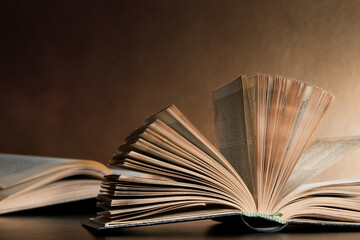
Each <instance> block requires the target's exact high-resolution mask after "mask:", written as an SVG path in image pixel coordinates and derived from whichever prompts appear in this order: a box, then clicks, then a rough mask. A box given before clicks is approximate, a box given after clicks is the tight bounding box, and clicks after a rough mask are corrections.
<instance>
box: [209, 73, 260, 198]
mask: <svg viewBox="0 0 360 240" xmlns="http://www.w3.org/2000/svg"><path fill="white" fill-rule="evenodd" d="M245 81H246V80H245V79H244V77H242V76H240V77H239V78H237V79H235V80H234V81H232V82H230V83H228V84H226V85H224V86H222V87H220V88H218V89H216V90H214V91H213V105H214V115H215V128H216V136H217V145H218V149H219V151H220V152H221V153H222V154H223V155H224V157H225V158H226V160H228V161H229V163H230V164H231V165H232V166H233V167H234V169H235V170H236V172H237V173H238V174H239V175H240V177H241V178H242V179H243V180H244V182H245V184H246V186H247V187H248V188H249V190H250V192H251V193H254V192H255V183H254V180H255V176H253V175H254V173H255V168H254V165H253V164H252V163H253V159H251V157H253V150H254V142H253V138H252V134H251V133H252V128H251V126H249V125H251V120H250V114H249V111H248V110H247V109H246V105H245V101H244V100H245V99H246V96H244V88H243V87H244V85H245ZM250 150H252V151H251V152H249V151H250Z"/></svg>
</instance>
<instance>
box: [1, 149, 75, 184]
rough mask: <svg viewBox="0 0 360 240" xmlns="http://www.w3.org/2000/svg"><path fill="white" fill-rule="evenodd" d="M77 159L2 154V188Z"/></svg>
mask: <svg viewBox="0 0 360 240" xmlns="http://www.w3.org/2000/svg"><path fill="white" fill-rule="evenodd" d="M72 161H76V160H75V159H63V158H54V157H37V156H24V155H15V154H0V189H2V188H5V187H7V186H9V185H12V184H15V183H16V182H19V181H21V180H23V179H26V178H28V177H30V176H33V175H35V174H38V173H41V172H42V171H44V170H46V169H48V168H51V167H54V166H56V165H59V164H63V163H69V162H72Z"/></svg>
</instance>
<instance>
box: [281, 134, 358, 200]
mask: <svg viewBox="0 0 360 240" xmlns="http://www.w3.org/2000/svg"><path fill="white" fill-rule="evenodd" d="M359 145H360V136H351V137H333V138H318V139H316V140H315V141H313V142H312V143H310V144H309V146H307V148H306V149H305V151H304V153H303V154H302V155H301V157H300V159H299V161H298V162H297V164H296V166H295V168H294V170H293V172H292V173H291V175H290V177H289V179H288V181H287V183H286V185H285V187H284V188H283V190H282V192H281V196H284V195H286V194H288V193H290V192H291V191H292V190H294V189H295V188H297V187H298V186H300V185H301V184H303V183H304V182H305V181H306V180H308V179H309V178H310V177H312V176H314V175H316V174H317V173H319V172H321V171H323V170H324V169H325V168H327V167H329V166H330V165H332V164H333V163H334V162H335V161H336V160H338V159H340V158H341V157H342V156H344V155H345V154H346V153H348V152H350V151H352V150H354V149H355V148H356V147H358V146H359Z"/></svg>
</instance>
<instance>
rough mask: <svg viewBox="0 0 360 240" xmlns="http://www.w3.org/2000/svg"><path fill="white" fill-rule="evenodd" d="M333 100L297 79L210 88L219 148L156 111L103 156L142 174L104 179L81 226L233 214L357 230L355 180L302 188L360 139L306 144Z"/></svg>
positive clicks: (171, 112)
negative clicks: (95, 208)
mask: <svg viewBox="0 0 360 240" xmlns="http://www.w3.org/2000/svg"><path fill="white" fill-rule="evenodd" d="M332 101H333V96H332V95H331V94H330V93H329V92H327V91H325V90H322V89H320V88H318V87H314V86H309V85H308V84H307V83H304V82H301V81H297V80H292V79H288V78H284V77H281V76H270V75H263V74H258V75H255V76H253V77H250V78H247V77H246V76H240V77H238V78H237V79H235V80H234V81H232V82H230V83H228V84H226V85H224V86H222V87H220V88H218V89H216V90H214V91H213V102H214V113H215V114H214V116H215V129H216V135H217V147H218V149H219V150H218V149H217V148H215V147H214V146H213V145H212V144H211V143H210V142H209V141H207V140H206V139H205V137H204V136H203V135H202V134H201V133H200V132H199V130H197V129H196V128H195V126H194V125H193V124H191V122H190V121H189V120H188V119H187V118H186V117H185V116H184V115H183V114H182V113H181V112H180V111H179V110H178V109H177V108H176V107H175V106H174V105H172V106H170V107H168V108H166V109H164V110H162V111H160V112H158V113H156V114H155V115H153V116H151V117H149V118H148V119H147V120H146V121H145V125H144V126H142V127H140V128H138V129H136V130H135V131H134V132H133V133H131V134H130V135H129V136H128V137H127V138H126V142H125V144H123V145H121V146H120V147H119V149H118V150H119V153H118V154H116V155H115V156H114V157H113V158H112V159H111V161H110V162H109V164H110V166H111V167H114V168H122V169H130V170H135V171H138V172H142V173H143V174H142V175H139V176H137V177H129V176H120V175H108V176H106V177H105V179H104V181H103V183H102V186H101V191H100V193H99V195H98V207H100V208H102V209H103V211H101V212H99V213H98V216H97V217H96V218H94V219H90V220H89V221H88V222H86V223H85V225H87V226H90V227H94V228H96V229H106V228H116V227H130V226H141V225H151V224H159V223H170V222H180V221H189V220H199V219H206V218H217V217H220V218H221V219H223V220H224V219H228V218H229V217H231V216H232V217H234V216H237V219H240V220H241V221H244V222H246V224H247V225H249V226H252V223H253V222H254V220H255V221H258V222H259V223H260V226H259V224H255V226H253V228H254V229H257V230H259V231H276V230H280V229H282V228H283V227H284V226H286V224H291V223H304V224H306V223H312V224H316V223H318V224H332V225H347V226H360V213H359V210H358V209H360V205H359V202H360V201H359V200H360V179H347V180H339V181H331V182H323V183H317V184H304V183H305V182H306V180H308V179H309V178H311V177H313V176H314V175H316V174H317V173H319V172H321V171H322V170H324V169H325V168H326V167H328V166H329V165H331V164H333V163H334V162H335V161H336V160H338V159H339V158H340V157H342V156H343V155H345V154H346V153H348V152H350V151H352V150H353V149H355V148H356V147H358V146H359V144H360V136H353V137H341V138H339V137H338V138H320V139H317V140H315V141H313V142H312V143H310V144H309V142H310V140H311V137H312V136H313V134H314V132H315V130H316V128H317V126H318V124H319V123H320V121H321V119H322V118H323V116H324V114H325V112H326V110H327V109H328V107H329V106H330V104H331V102H332ZM225 221H226V220H225ZM261 221H267V224H266V227H265V226H264V227H262V226H261ZM269 223H270V224H269Z"/></svg>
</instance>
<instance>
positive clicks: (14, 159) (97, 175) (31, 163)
mask: <svg viewBox="0 0 360 240" xmlns="http://www.w3.org/2000/svg"><path fill="white" fill-rule="evenodd" d="M111 173H112V172H111V171H110V170H109V169H108V168H107V167H106V166H105V165H103V164H102V163H99V162H96V161H91V160H78V159H63V158H53V157H36V156H25V155H15V154H0V214H4V213H9V212H14V211H20V210H26V209H31V208H37V207H43V206H48V205H53V204H58V203H65V202H71V201H77V200H82V199H88V198H94V197H96V195H97V194H98V193H99V190H100V184H101V180H102V179H103V176H104V175H105V174H111Z"/></svg>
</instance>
